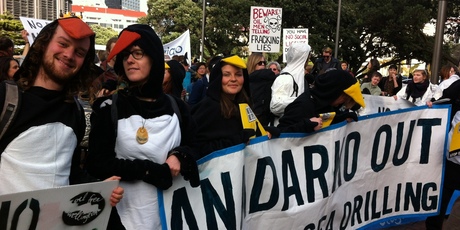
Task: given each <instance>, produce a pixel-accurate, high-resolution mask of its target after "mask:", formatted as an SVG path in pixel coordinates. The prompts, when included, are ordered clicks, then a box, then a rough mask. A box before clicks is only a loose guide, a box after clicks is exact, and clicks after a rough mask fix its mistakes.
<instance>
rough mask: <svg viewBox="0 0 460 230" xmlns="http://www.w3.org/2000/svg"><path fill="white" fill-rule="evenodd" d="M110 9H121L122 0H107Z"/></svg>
mask: <svg viewBox="0 0 460 230" xmlns="http://www.w3.org/2000/svg"><path fill="white" fill-rule="evenodd" d="M105 4H106V5H107V7H108V8H112V9H121V0H105Z"/></svg>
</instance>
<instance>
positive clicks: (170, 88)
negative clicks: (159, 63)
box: [163, 60, 185, 98]
mask: <svg viewBox="0 0 460 230" xmlns="http://www.w3.org/2000/svg"><path fill="white" fill-rule="evenodd" d="M165 67H166V70H165V76H164V79H163V91H164V93H166V94H169V95H172V96H175V97H177V98H182V91H183V89H184V87H182V82H183V81H184V78H185V68H184V66H183V65H182V64H180V63H179V62H178V61H176V60H169V61H168V62H166V64H165Z"/></svg>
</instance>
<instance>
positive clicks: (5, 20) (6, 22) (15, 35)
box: [0, 12, 25, 54]
mask: <svg viewBox="0 0 460 230" xmlns="http://www.w3.org/2000/svg"><path fill="white" fill-rule="evenodd" d="M23 29H24V27H23V26H22V23H21V21H19V20H17V19H14V16H13V14H11V13H9V12H7V13H5V14H0V36H2V37H3V36H5V37H9V38H10V39H11V40H13V43H14V44H15V45H20V46H22V45H25V41H24V39H22V37H21V31H22V30H23ZM14 51H15V54H21V53H22V48H19V49H15V50H14Z"/></svg>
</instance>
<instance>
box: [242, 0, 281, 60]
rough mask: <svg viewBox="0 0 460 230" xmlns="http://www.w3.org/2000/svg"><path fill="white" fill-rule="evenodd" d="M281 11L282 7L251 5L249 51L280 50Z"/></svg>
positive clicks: (273, 51) (265, 51)
mask: <svg viewBox="0 0 460 230" xmlns="http://www.w3.org/2000/svg"><path fill="white" fill-rule="evenodd" d="M282 11H283V9H282V8H269V7H258V6H251V19H250V20H251V21H250V26H249V51H251V52H264V53H278V52H279V51H280V43H281V22H282Z"/></svg>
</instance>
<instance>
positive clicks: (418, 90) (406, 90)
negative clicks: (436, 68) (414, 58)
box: [393, 69, 436, 106]
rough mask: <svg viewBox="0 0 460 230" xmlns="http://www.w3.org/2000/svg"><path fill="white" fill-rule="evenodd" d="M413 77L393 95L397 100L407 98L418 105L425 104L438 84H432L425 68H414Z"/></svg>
mask: <svg viewBox="0 0 460 230" xmlns="http://www.w3.org/2000/svg"><path fill="white" fill-rule="evenodd" d="M412 74H413V79H412V81H411V82H409V83H408V84H407V85H406V86H404V87H403V88H401V90H399V92H398V93H397V94H396V95H394V96H393V98H394V99H395V100H398V99H401V98H402V99H406V100H408V101H410V102H412V103H414V104H415V105H417V106H422V105H425V104H426V103H427V102H428V101H430V100H431V99H432V98H433V96H434V91H435V90H436V85H433V84H431V82H430V81H429V79H428V74H427V72H426V70H424V69H416V70H414V72H413V73H412Z"/></svg>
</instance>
